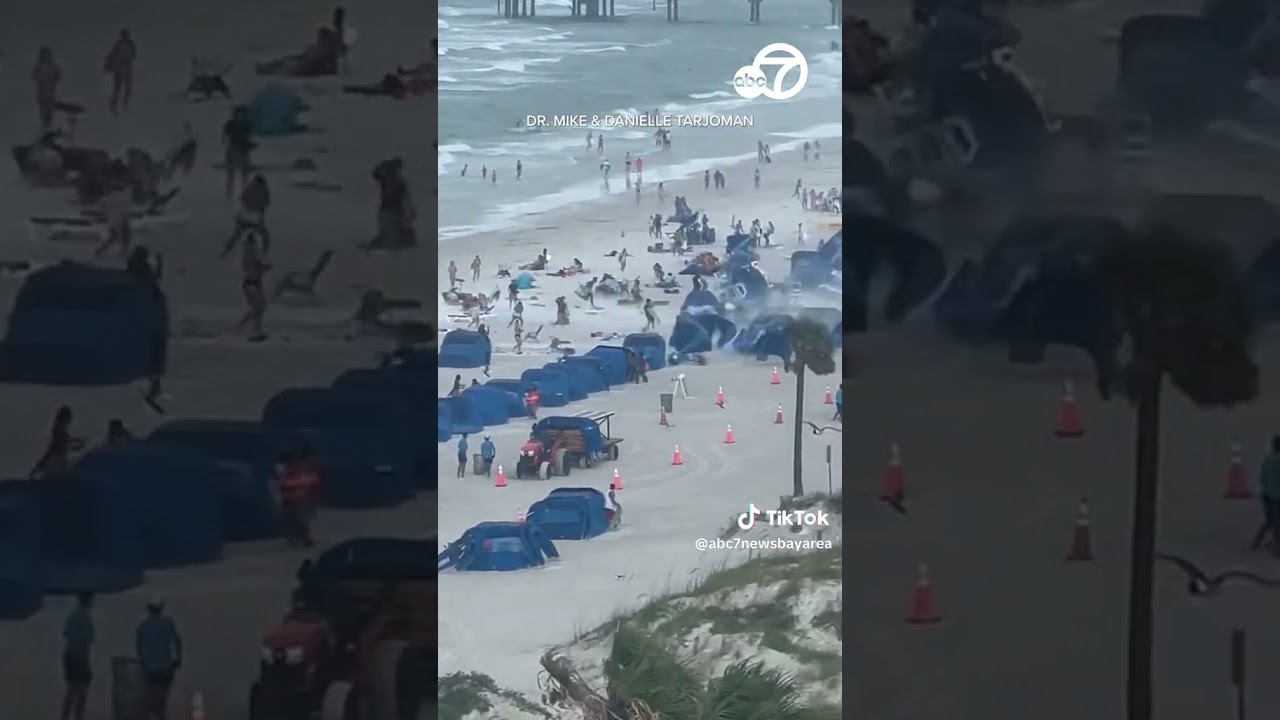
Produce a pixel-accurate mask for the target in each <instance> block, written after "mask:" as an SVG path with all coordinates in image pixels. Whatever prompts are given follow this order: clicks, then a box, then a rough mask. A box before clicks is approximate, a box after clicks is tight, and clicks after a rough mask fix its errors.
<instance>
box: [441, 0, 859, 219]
mask: <svg viewBox="0 0 1280 720" xmlns="http://www.w3.org/2000/svg"><path fill="white" fill-rule="evenodd" d="M497 5H498V0H444V3H443V4H442V5H441V6H440V16H439V21H438V26H439V37H440V55H441V57H440V110H439V135H440V151H439V157H438V160H437V174H438V175H439V180H440V195H439V211H440V228H441V230H440V237H441V239H442V240H447V239H449V238H455V237H459V236H465V235H470V234H474V233H479V232H486V231H493V230H498V229H504V228H511V227H519V226H536V225H537V221H538V216H539V215H541V214H543V213H546V212H547V211H550V210H554V209H556V208H558V207H562V206H565V205H570V204H572V203H576V202H581V201H584V200H588V199H591V198H596V197H599V196H600V195H601V194H602V193H604V192H606V190H605V188H604V187H603V183H602V182H601V173H600V169H599V166H600V163H601V161H602V159H608V160H609V161H610V163H611V165H612V168H613V169H612V173H611V178H612V179H613V182H611V183H610V188H609V191H611V192H624V191H625V186H624V183H623V181H622V177H621V175H622V171H623V159H624V155H625V153H627V152H630V153H631V154H632V156H633V157H637V156H643V157H644V163H645V165H644V169H645V172H644V182H645V183H646V184H647V185H649V186H651V187H652V186H653V185H654V184H656V183H657V182H661V181H664V180H669V179H675V178H678V177H686V176H690V175H700V174H702V172H703V171H704V170H706V169H708V168H721V169H726V168H728V167H729V166H731V165H734V164H738V163H743V162H748V161H754V159H755V152H756V141H757V140H759V141H762V142H765V143H767V144H769V145H770V148H771V150H773V151H774V152H780V151H783V150H787V149H792V148H795V147H797V146H799V145H800V144H802V143H803V142H804V141H805V140H815V139H816V140H820V139H822V138H827V137H838V136H839V135H840V129H841V111H840V102H841V101H840V80H841V65H840V54H839V52H838V51H836V52H832V51H831V50H830V47H831V43H832V42H833V41H839V39H840V34H839V29H838V28H835V27H829V26H828V25H827V24H826V23H827V21H828V20H829V19H830V5H829V3H828V1H827V0H775V1H774V2H765V3H763V4H762V8H763V9H762V15H763V17H764V22H763V23H762V24H761V25H750V24H748V23H747V22H746V18H747V4H746V3H745V2H742V0H683V2H682V3H681V8H680V11H681V12H680V15H681V20H680V22H679V23H676V24H671V23H667V22H666V3H665V1H664V0H658V5H657V8H658V9H657V11H656V12H655V11H654V10H653V3H652V0H619V1H618V2H617V3H616V8H617V16H618V17H617V18H616V19H613V20H608V21H603V20H595V21H584V20H574V19H573V18H571V17H570V15H569V4H568V2H567V0H539V1H538V3H537V11H538V16H537V17H536V18H533V19H522V20H506V19H504V18H502V17H501V15H500V14H499V12H498V7H497ZM775 42H784V43H790V44H791V45H794V46H795V47H796V48H798V49H799V50H800V51H801V52H802V53H803V54H804V55H805V58H806V60H807V61H808V66H809V78H808V81H807V83H806V85H805V87H804V89H803V90H802V91H801V92H800V93H799V94H798V95H797V96H796V97H795V98H792V99H790V100H770V99H767V98H756V99H751V100H748V99H745V98H742V97H740V96H739V95H738V94H737V93H736V92H735V91H734V89H733V86H732V84H731V79H732V77H733V74H734V72H735V71H736V70H737V69H738V68H740V67H742V66H744V65H749V64H751V62H752V60H753V59H754V58H755V55H756V53H757V52H759V51H760V50H761V49H762V48H763V47H764V46H765V45H768V44H770V43H775ZM793 73H794V71H793ZM654 109H658V110H659V111H660V112H661V113H663V114H671V115H677V114H679V115H702V116H705V115H707V114H716V115H733V116H750V117H751V118H753V120H754V127H752V128H741V127H737V128H725V127H720V128H681V127H674V128H672V129H671V139H672V149H671V150H669V151H660V150H659V149H657V148H655V147H654V144H653V132H654V130H653V129H652V128H648V129H646V128H633V127H629V128H612V129H606V130H605V131H604V136H605V152H604V153H603V154H598V153H597V152H596V151H595V149H594V148H593V149H591V150H590V151H588V150H587V149H586V134H587V131H586V129H577V128H575V129H553V128H545V129H542V130H539V131H535V130H532V129H530V128H528V127H526V126H524V124H523V121H524V118H525V116H527V115H547V116H552V115H557V114H559V115H579V114H582V115H601V116H604V115H614V116H616V115H618V114H628V115H639V114H643V113H646V112H652V111H653V110H654ZM517 160H519V161H521V162H522V163H523V165H524V177H523V179H521V180H520V181H519V182H516V179H515V165H516V161H517ZM464 165H466V166H468V171H467V175H466V177H461V176H460V172H461V170H462V168H463V166H464ZM482 166H487V167H488V168H490V169H495V170H497V171H498V173H499V177H498V183H497V184H496V185H495V184H492V183H490V182H488V181H486V180H482V179H481V177H480V169H481V167H482Z"/></svg>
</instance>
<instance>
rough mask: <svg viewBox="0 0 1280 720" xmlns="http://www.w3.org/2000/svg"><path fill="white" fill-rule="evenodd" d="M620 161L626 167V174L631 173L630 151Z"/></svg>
mask: <svg viewBox="0 0 1280 720" xmlns="http://www.w3.org/2000/svg"><path fill="white" fill-rule="evenodd" d="M622 162H623V164H624V165H625V167H626V170H627V175H630V174H631V153H627V156H626V157H625V158H623V160H622Z"/></svg>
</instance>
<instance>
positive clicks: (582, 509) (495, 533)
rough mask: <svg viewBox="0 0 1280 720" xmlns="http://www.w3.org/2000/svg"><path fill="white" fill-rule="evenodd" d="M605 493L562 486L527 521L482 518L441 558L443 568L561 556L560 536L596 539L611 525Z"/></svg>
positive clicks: (521, 565)
mask: <svg viewBox="0 0 1280 720" xmlns="http://www.w3.org/2000/svg"><path fill="white" fill-rule="evenodd" d="M609 527H610V521H609V520H608V519H606V516H605V496H604V493H602V492H600V491H599V490H596V489H595V488H571V487H565V488H556V489H554V490H552V491H551V493H550V494H549V495H547V497H545V498H543V499H542V500H539V501H537V502H535V503H534V504H533V505H531V506H529V512H528V513H526V514H525V517H524V520H523V521H521V522H482V523H479V524H477V525H474V526H472V527H470V528H468V529H467V530H466V531H465V532H463V533H462V536H461V537H459V538H458V539H457V540H456V541H454V542H452V543H449V545H448V546H447V547H446V548H445V549H444V552H441V553H440V554H439V556H438V557H437V566H438V569H439V570H449V569H453V570H458V571H462V572H472V571H510V570H525V569H528V568H534V567H539V566H541V565H545V564H546V562H547V561H548V560H550V559H553V558H558V557H560V551H559V549H558V548H557V547H556V544H555V542H554V541H556V540H590V539H591V538H594V537H599V536H600V535H603V534H604V533H605V532H606V531H608V530H609Z"/></svg>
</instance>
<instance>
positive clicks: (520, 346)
mask: <svg viewBox="0 0 1280 720" xmlns="http://www.w3.org/2000/svg"><path fill="white" fill-rule="evenodd" d="M512 337H513V339H514V340H515V343H516V346H515V351H516V354H517V355H523V354H524V323H522V322H520V321H519V320H515V331H514V333H513V334H512Z"/></svg>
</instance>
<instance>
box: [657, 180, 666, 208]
mask: <svg viewBox="0 0 1280 720" xmlns="http://www.w3.org/2000/svg"><path fill="white" fill-rule="evenodd" d="M666 199H667V191H666V190H664V189H663V188H662V183H658V204H659V205H661V204H662V201H663V200H666Z"/></svg>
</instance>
